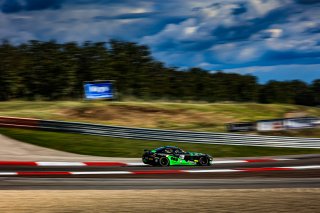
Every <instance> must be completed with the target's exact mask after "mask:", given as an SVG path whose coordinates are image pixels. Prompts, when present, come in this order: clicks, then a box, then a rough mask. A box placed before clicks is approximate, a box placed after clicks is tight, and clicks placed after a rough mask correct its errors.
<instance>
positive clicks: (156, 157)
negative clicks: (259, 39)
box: [142, 146, 213, 166]
mask: <svg viewBox="0 0 320 213" xmlns="http://www.w3.org/2000/svg"><path fill="white" fill-rule="evenodd" d="M142 161H143V163H145V164H149V165H152V166H177V165H179V166H196V165H199V166H209V165H212V163H213V158H212V156H210V155H208V154H202V153H197V152H185V151H183V150H182V149H180V148H178V147H175V146H164V147H160V148H157V149H153V150H144V154H143V156H142Z"/></svg>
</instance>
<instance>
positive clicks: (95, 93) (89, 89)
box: [84, 82, 113, 99]
mask: <svg viewBox="0 0 320 213" xmlns="http://www.w3.org/2000/svg"><path fill="white" fill-rule="evenodd" d="M84 95H85V98H86V99H100V98H101V99H103V98H113V86H112V83H110V82H101V83H100V82H92V83H85V84H84Z"/></svg>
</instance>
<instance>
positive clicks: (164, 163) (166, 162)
mask: <svg viewBox="0 0 320 213" xmlns="http://www.w3.org/2000/svg"><path fill="white" fill-rule="evenodd" d="M159 164H160V166H169V165H170V161H169V159H168V158H166V157H161V158H160V159H159Z"/></svg>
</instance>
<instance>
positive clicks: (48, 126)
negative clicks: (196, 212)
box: [0, 116, 320, 149]
mask: <svg viewBox="0 0 320 213" xmlns="http://www.w3.org/2000/svg"><path fill="white" fill-rule="evenodd" d="M0 126H4V127H19V128H35V129H43V130H49V131H60V132H71V133H80V134H89V135H99V136H109V137H117V138H130V139H143V140H153V141H168V142H183V143H201V144H217V145H239V146H262V147H288V148H317V149H320V138H301V137H280V136H262V135H252V134H251V135H249V134H229V133H211V132H193V131H175V130H160V129H146V128H131V127H121V126H109V125H98V124H90V123H79V122H65V121H53V120H38V119H26V118H13V117H2V116H0Z"/></svg>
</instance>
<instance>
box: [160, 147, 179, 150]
mask: <svg viewBox="0 0 320 213" xmlns="http://www.w3.org/2000/svg"><path fill="white" fill-rule="evenodd" d="M167 148H172V149H180V148H179V147H176V146H161V147H158V148H156V150H160V149H167Z"/></svg>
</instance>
